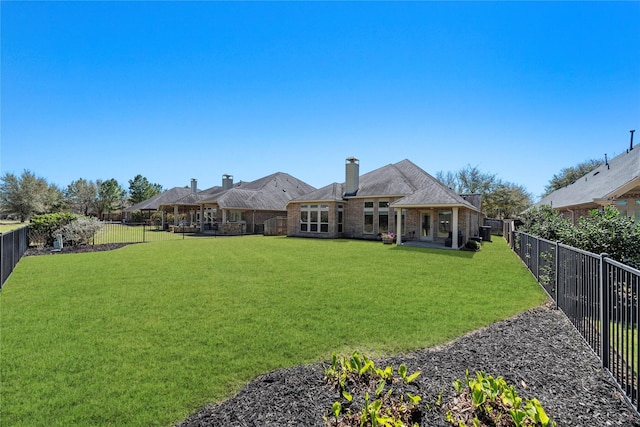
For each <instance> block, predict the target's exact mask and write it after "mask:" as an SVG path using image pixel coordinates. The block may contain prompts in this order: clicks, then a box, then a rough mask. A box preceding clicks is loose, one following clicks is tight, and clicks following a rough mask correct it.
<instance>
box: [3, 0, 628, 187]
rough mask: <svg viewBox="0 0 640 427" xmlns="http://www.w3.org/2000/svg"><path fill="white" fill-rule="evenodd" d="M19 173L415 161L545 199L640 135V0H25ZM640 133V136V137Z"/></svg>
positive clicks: (9, 124) (9, 146) (309, 173)
mask: <svg viewBox="0 0 640 427" xmlns="http://www.w3.org/2000/svg"><path fill="white" fill-rule="evenodd" d="M0 8H1V9H0V13H1V24H2V27H1V45H0V47H1V49H2V51H1V64H0V65H1V123H0V125H1V135H0V136H1V144H2V145H1V147H0V155H1V157H0V167H1V172H2V174H4V173H7V172H11V173H15V174H20V173H22V171H23V170H25V169H28V170H30V171H32V172H33V173H35V174H36V175H37V176H40V177H43V178H45V179H47V181H49V182H50V183H55V184H57V185H59V186H60V187H62V188H66V186H67V185H68V184H69V183H71V182H72V181H74V180H76V179H78V178H85V179H90V180H94V181H95V180H98V179H102V180H106V179H110V178H115V179H117V180H118V181H119V182H120V184H121V185H122V186H123V187H124V188H125V189H128V180H130V179H132V178H133V177H134V176H135V175H137V174H142V175H143V176H145V177H147V178H148V179H149V180H150V181H151V182H154V183H159V184H161V185H162V186H163V187H164V188H165V189H168V188H172V187H175V186H187V185H189V183H190V180H191V178H197V179H198V186H199V188H201V189H204V188H208V187H211V186H214V185H220V184H221V180H222V175H223V174H231V175H233V176H234V180H235V181H236V182H237V181H240V180H243V181H252V180H255V179H258V178H261V177H263V176H266V175H269V174H271V173H274V172H278V171H280V172H287V173H289V174H291V175H293V176H295V177H297V178H299V179H302V180H303V181H306V182H307V183H309V184H311V185H313V186H315V187H322V186H324V185H327V184H330V183H332V182H343V181H344V164H345V159H346V158H347V157H351V156H355V157H357V158H358V159H360V170H361V172H362V173H364V172H368V171H370V170H373V169H376V168H378V167H381V166H384V165H386V164H389V163H395V162H398V161H400V160H403V159H405V158H407V159H409V160H411V161H413V162H414V163H416V164H417V165H419V166H420V167H422V168H423V169H424V170H426V171H427V172H429V173H431V174H432V175H435V174H436V173H437V172H438V171H453V172H455V171H458V170H460V169H461V168H464V167H465V166H466V165H471V166H476V167H478V168H479V169H480V170H482V171H483V172H489V173H494V174H496V175H497V176H498V177H499V178H500V179H502V180H504V181H509V182H513V183H516V184H520V185H523V186H525V187H526V188H527V190H528V191H529V192H531V193H532V194H533V195H534V196H538V195H539V194H541V193H542V191H543V188H544V186H545V185H546V184H547V183H548V182H549V180H550V179H551V178H552V177H553V175H554V174H556V173H558V172H560V170H561V169H563V168H565V167H569V166H574V165H576V164H578V163H580V162H582V161H584V160H588V159H593V158H602V157H604V154H605V153H607V154H608V156H609V158H611V157H613V156H615V155H616V154H620V153H621V152H623V151H624V150H626V149H627V148H628V146H629V136H630V134H629V130H631V129H638V133H639V135H640V31H639V27H638V22H640V2H531V3H530V2H506V3H505V2H495V3H494V2H393V3H390V2H304V3H301V2H170V1H166V2H126V1H124V2H13V1H2V2H1V3H0ZM636 141H637V144H640V136H639V137H638V138H636Z"/></svg>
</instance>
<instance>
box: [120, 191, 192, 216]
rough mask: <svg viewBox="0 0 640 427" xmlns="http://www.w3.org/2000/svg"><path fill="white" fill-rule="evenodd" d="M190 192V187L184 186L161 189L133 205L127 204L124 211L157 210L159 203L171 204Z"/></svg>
mask: <svg viewBox="0 0 640 427" xmlns="http://www.w3.org/2000/svg"><path fill="white" fill-rule="evenodd" d="M189 193H191V189H190V188H186V187H173V188H171V189H169V190H166V191H163V192H162V193H160V194H156V195H155V196H153V197H151V198H149V199H147V200H143V201H142V202H139V203H136V204H135V205H133V206H129V207H128V208H126V209H125V212H133V211H142V210H158V208H159V207H160V205H166V204H171V203H173V202H175V201H176V200H179V199H181V198H183V197H185V196H186V195H188V194H189Z"/></svg>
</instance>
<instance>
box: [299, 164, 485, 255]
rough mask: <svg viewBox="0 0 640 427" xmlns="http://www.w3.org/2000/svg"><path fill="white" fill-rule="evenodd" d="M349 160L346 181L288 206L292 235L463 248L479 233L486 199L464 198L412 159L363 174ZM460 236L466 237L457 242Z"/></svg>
mask: <svg viewBox="0 0 640 427" xmlns="http://www.w3.org/2000/svg"><path fill="white" fill-rule="evenodd" d="M359 170H360V165H359V161H358V159H356V158H353V157H351V158H348V159H346V165H345V182H344V183H342V184H339V183H333V184H329V185H327V186H325V187H322V188H320V189H318V190H315V191H312V192H310V193H307V194H304V195H303V196H300V197H297V198H295V199H293V200H291V201H290V202H289V203H288V204H287V235H288V236H298V237H316V238H340V237H346V238H357V239H379V238H380V234H381V233H387V232H393V233H395V234H396V236H397V237H396V239H397V240H396V243H398V244H401V243H402V242H403V241H406V240H424V241H430V242H440V243H442V244H445V243H449V244H451V245H452V247H454V248H457V247H458V246H459V245H461V244H464V242H465V241H466V240H467V239H468V238H469V237H470V236H477V235H478V234H479V226H480V221H481V213H480V203H481V197H480V195H466V196H465V195H459V194H456V193H455V192H454V191H453V190H451V189H450V188H448V187H446V186H445V185H443V184H442V183H440V182H439V181H438V180H436V179H435V178H434V177H432V176H431V175H429V174H428V173H426V172H425V171H424V170H422V169H420V168H419V167H418V166H416V165H415V164H414V163H412V162H411V161H409V160H403V161H401V162H398V163H395V164H390V165H387V166H383V167H381V168H378V169H376V170H373V171H371V172H368V173H366V174H363V175H360V171H359ZM451 236H460V239H459V240H458V239H451Z"/></svg>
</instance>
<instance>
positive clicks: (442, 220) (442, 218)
mask: <svg viewBox="0 0 640 427" xmlns="http://www.w3.org/2000/svg"><path fill="white" fill-rule="evenodd" d="M451 215H452V214H451V211H440V212H438V237H449V232H450V231H451Z"/></svg>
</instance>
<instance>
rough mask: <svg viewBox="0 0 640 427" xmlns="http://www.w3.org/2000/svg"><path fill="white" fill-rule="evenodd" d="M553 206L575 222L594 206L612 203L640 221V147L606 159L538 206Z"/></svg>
mask: <svg viewBox="0 0 640 427" xmlns="http://www.w3.org/2000/svg"><path fill="white" fill-rule="evenodd" d="M541 205H550V206H552V207H553V208H554V209H557V210H558V211H559V212H560V213H562V215H563V216H565V217H566V218H569V219H570V220H571V221H572V222H573V224H574V225H575V224H577V223H578V219H580V217H586V216H588V215H589V211H590V210H593V209H602V208H603V207H604V206H607V205H611V206H614V207H615V208H616V209H618V210H619V211H620V213H621V214H623V215H625V216H628V217H632V218H634V219H635V221H636V222H639V221H640V148H636V149H634V148H633V140H632V143H631V144H630V147H629V149H628V150H627V151H626V152H624V153H622V154H620V155H618V156H616V157H614V158H613V159H611V160H607V161H606V162H605V164H603V165H601V166H599V167H597V168H596V169H594V170H592V171H591V172H589V173H588V174H586V175H584V176H583V177H581V178H580V179H578V180H577V181H575V182H574V183H572V184H570V185H568V186H566V187H563V188H560V189H558V190H556V191H554V192H553V193H551V194H549V195H547V196H545V197H543V198H542V199H541V200H540V201H539V202H538V203H536V206H541Z"/></svg>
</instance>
